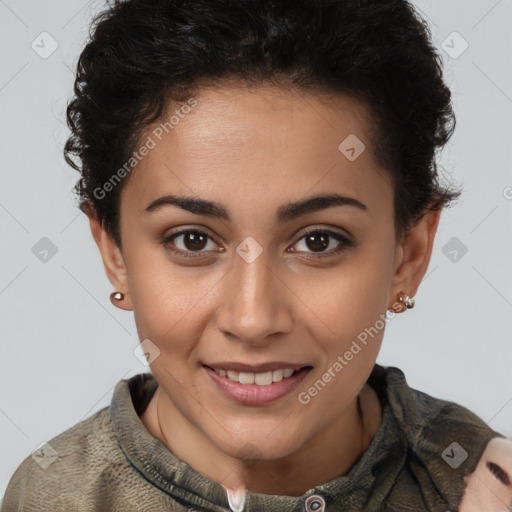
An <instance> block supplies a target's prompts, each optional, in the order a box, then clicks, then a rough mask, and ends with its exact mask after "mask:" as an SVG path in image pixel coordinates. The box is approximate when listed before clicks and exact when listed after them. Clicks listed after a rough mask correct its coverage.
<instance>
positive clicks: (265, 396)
mask: <svg viewBox="0 0 512 512" xmlns="http://www.w3.org/2000/svg"><path fill="white" fill-rule="evenodd" d="M203 368H204V369H205V370H206V373H207V375H208V376H209V377H210V379H212V380H213V382H214V383H215V384H216V385H217V387H218V388H219V389H220V390H221V391H222V393H224V395H226V396H227V397H228V398H231V399H232V400H235V401H237V402H239V403H241V404H246V405H263V404H268V403H271V402H275V401H276V400H279V399H280V398H282V397H284V396H286V395H288V394H289V393H291V392H292V391H293V390H294V389H295V388H296V387H297V386H298V385H299V384H300V383H301V382H302V381H303V380H304V378H305V377H306V375H307V374H308V373H309V372H310V371H311V369H312V368H311V367H307V368H302V369H301V370H299V371H298V372H296V373H294V374H293V375H292V376H291V377H287V378H285V379H283V380H281V381H280V382H273V383H272V384H269V385H268V386H259V385H258V384H240V383H239V382H233V381H232V380H230V379H228V378H227V377H222V376H221V375H219V374H218V373H215V372H214V371H213V370H212V369H211V368H209V367H208V366H203Z"/></svg>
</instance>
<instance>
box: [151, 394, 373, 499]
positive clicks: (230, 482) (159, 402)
mask: <svg viewBox="0 0 512 512" xmlns="http://www.w3.org/2000/svg"><path fill="white" fill-rule="evenodd" d="M376 406H377V407H376ZM377 409H378V410H377ZM141 419H142V421H143V423H144V424H145V425H146V428H147V429H148V431H149V432H150V433H151V434H152V435H154V436H155V437H157V438H158V439H160V441H161V442H162V443H163V444H164V445H165V446H166V447H167V448H168V449H169V450H170V451H171V452H172V453H173V454H174V455H175V456H176V457H178V458H179V459H180V460H183V461H185V462H187V463H188V464H189V465H190V466H192V467H193V468H194V469H195V470H196V471H198V472H199V473H201V474H203V475H204V476H206V477H207V478H210V479H212V480H214V481H216V482H219V483H221V484H222V485H223V486H224V487H225V488H226V489H227V490H228V489H229V490H230V492H231V493H233V492H237V491H238V492H240V490H244V489H249V490H250V491H252V492H257V493H262V494H276V495H290V496H294V495H300V494H302V493H304V492H306V491H307V490H309V489H311V488H313V487H315V486H317V485H320V484H322V483H325V482H328V481H330V480H333V479H334V478H336V477H338V476H341V475H343V474H345V473H346V472H347V471H348V470H349V469H350V468H351V467H352V466H353V464H354V463H355V462H356V461H357V460H358V459H359V457H360V456H361V455H362V453H363V452H364V451H365V450H366V448H367V447H368V445H369V443H370V442H371V439H372V438H373V435H374V434H375V432H376V430H377V428H378V426H379V425H380V422H381V412H380V404H379V401H378V398H377V396H376V394H375V392H374V390H373V389H371V388H370V387H369V386H364V387H363V389H362V390H361V392H360V393H359V395H358V396H357V397H356V398H355V399H354V400H353V402H352V403H351V404H349V406H348V407H347V409H346V410H345V411H344V414H343V416H342V417H340V418H339V419H338V420H337V421H335V422H333V423H332V424H331V425H329V427H328V428H327V429H326V430H325V431H322V432H318V433H317V434H316V435H315V437H314V438H312V439H310V440H309V441H308V442H307V443H305V445H303V446H301V447H300V448H299V449H298V450H297V451H295V452H293V453H291V454H290V455H289V456H287V457H284V458H281V459H277V460H276V459H273V460H255V459H254V457H253V458H252V459H251V456H250V453H245V454H244V456H243V457H241V458H234V457H231V456H229V455H227V454H226V453H225V452H223V451H221V450H220V449H219V448H218V447H217V446H216V445H214V444H213V443H212V442H211V441H210V440H209V439H208V438H207V437H206V436H205V435H204V434H203V432H201V431H199V430H198V429H197V428H196V427H195V426H194V425H192V424H191V423H189V422H188V421H187V419H186V418H184V417H183V416H182V415H181V414H180V413H179V411H178V410H177V409H176V408H175V407H174V406H173V404H172V403H171V402H170V400H168V399H167V397H166V396H165V395H164V393H163V392H162V391H161V388H160V387H158V388H157V391H156V393H155V395H154V396H153V399H152V400H151V402H150V404H149V406H148V408H147V409H146V411H145V412H144V414H143V415H142V416H141ZM171 432H172V434H171ZM253 449H256V448H255V447H253ZM249 451H250V450H249Z"/></svg>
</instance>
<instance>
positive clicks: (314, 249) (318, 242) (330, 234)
mask: <svg viewBox="0 0 512 512" xmlns="http://www.w3.org/2000/svg"><path fill="white" fill-rule="evenodd" d="M300 243H302V248H301V249H292V251H294V252H295V251H296V252H305V253H306V254H308V253H309V254H313V256H308V257H311V258H322V257H324V256H334V255H335V254H338V253H340V252H342V251H343V250H344V249H346V248H347V247H355V245H356V244H355V242H353V241H352V240H350V239H349V238H347V237H346V236H343V235H342V234H340V233H336V232H334V231H329V230H318V229H317V230H314V231H309V232H308V233H306V234H305V235H304V236H303V237H302V238H301V239H300V240H299V241H298V242H297V244H300ZM328 248H330V249H329V250H327V249H328Z"/></svg>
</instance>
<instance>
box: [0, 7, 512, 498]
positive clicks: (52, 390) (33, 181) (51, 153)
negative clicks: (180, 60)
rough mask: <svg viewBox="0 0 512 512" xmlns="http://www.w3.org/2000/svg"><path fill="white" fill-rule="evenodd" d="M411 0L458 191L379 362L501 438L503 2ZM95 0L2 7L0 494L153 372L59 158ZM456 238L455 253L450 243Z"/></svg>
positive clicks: (507, 337)
mask: <svg viewBox="0 0 512 512" xmlns="http://www.w3.org/2000/svg"><path fill="white" fill-rule="evenodd" d="M416 5H417V6H418V8H419V9H421V11H422V12H423V14H424V16H426V17H427V20H428V21H429V24H430V27H431V29H432V31H433V36H434V41H435V44H436V45H437V46H438V47H439V48H440V51H441V53H442V55H443V59H444V62H445V70H446V71H445V72H446V79H447V81H448V83H449V85H450V87H451V89H452V91H453V93H454V106H455V111H456V115H457V120H458V125H457V129H456V132H455V135H454V137H453V138H452V140H451V142H450V144H449V146H448V147H447V148H446V149H445V150H444V152H443V153H442V154H441V156H440V158H439V163H440V164H441V166H442V167H443V168H444V169H445V175H446V176H448V177H451V178H452V179H454V180H455V181H456V182H459V183H462V184H463V185H464V194H463V197H462V200H461V202H460V203H459V204H458V205H457V206H455V207H453V208H452V209H451V210H448V211H447V212H445V213H444V214H443V216H442V219H441V224H440V227H439V231H438V236H437V240H436V243H435V246H434V253H433V257H432V262H431V264H430V268H429V270H428V273H427V275H426V277H425V279H424V282H423V283H422V286H421V288H420V291H419V293H418V295H417V296H416V299H417V306H416V308H415V309H414V310H412V311H409V312H406V313H405V314H402V315H398V316H397V317H396V318H395V319H394V320H392V321H391V323H390V324H389V325H388V327H387V330H386V334H385V336H384V344H383V348H382V351H381V353H380V355H379V358H378V362H379V363H380V364H384V365H392V366H398V367H399V368H401V369H402V370H403V371H404V373H405V375H406V377H407V380H408V382H409V384H410V385H411V386H412V387H414V388H417V389H420V390H422V391H424V392H426V393H428V394H431V395H433V396H436V397H439V398H444V399H448V400H452V401H455V402H457V403H460V404H462V405H465V406H466V407H468V408H470V409H471V410H473V411H474V412H476V413H477V414H478V415H479V416H481V417H482V418H483V419H484V420H485V421H487V422H488V423H489V425H490V426H491V427H493V428H494V429H496V430H498V431H500V432H502V433H503V434H505V435H508V436H512V380H511V370H510V369H511V363H512V343H511V341H512V336H511V334H512V327H511V318H512V266H511V262H512V173H511V162H512V154H511V151H512V150H511V148H512V72H511V65H512V41H511V38H512V35H511V34H512V32H511V30H510V27H511V22H512V1H511V0H500V1H496V0H471V1H468V0H450V1H449V2H447V1H445V0H436V1H418V2H416ZM102 6H103V2H102V1H95V2H89V3H85V2H84V1H83V0H67V1H66V2H60V1H59V2H58V1H57V0H50V1H46V2H35V1H34V0H0V52H1V64H2V65H1V66H0V108H1V120H2V121H1V131H0V155H1V159H0V166H1V167H0V168H1V178H2V181H1V184H2V185H1V187H0V226H1V248H2V251H1V255H0V263H1V265H0V308H1V309H0V311H1V322H0V340H1V341H0V349H1V352H0V354H1V358H0V364H1V367H0V393H1V394H0V396H1V400H0V434H1V435H0V496H3V494H4V491H5V487H6V486H7V483H8V480H9V478H10V477H11V475H12V473H13V472H14V470H15V469H16V468H17V466H18V465H19V464H20V463H21V461H22V460H23V459H24V458H25V457H26V456H28V455H29V454H30V453H32V452H33V451H34V450H35V449H36V448H37V447H38V446H39V445H40V444H41V443H42V442H43V441H48V440H50V439H51V438H52V437H54V436H55V435H57V434H59V433H61V432H63V431H64V430H66V429H68V428H70V427H71V426H73V425H75V424H76V423H77V422H79V421H81V420H82V419H84V418H86V417H88V416H90V415H91V414H93V413H94V412H96V411H98V410H99V409H100V408H103V407H105V406H107V405H109V403H110V400H111V397H112V391H113V389H114V387H115V385H116V383H117V382H118V381H119V380H120V379H122V378H128V377H130V376H132V375H134V374H136V373H140V372H143V371H147V370H148V368H147V366H144V365H143V364H142V363H141V362H140V361H139V360H138V359H137V358H136V357H135V356H134V354H133V350H134V349H135V348H136V346H137V344H138V337H137V333H136V329H135V324H134V321H133V316H132V315H133V314H132V313H126V312H122V311H120V310H118V309H116V308H114V307H113V306H112V305H111V304H110V301H109V298H108V296H109V293H110V292H111V291H112V288H111V286H110V283H109V282H108V280H107V278H106V277H105V274H104V270H103V266H102V262H101V259H100V255H99V252H98V251H97V249H96V246H95V245H94V242H93V239H92V237H91V235H90V232H89V225H88V222H87V219H86V218H85V216H84V215H83V214H81V213H80V212H79V210H78V209H77V208H76V206H75V197H74V195H73V193H72V191H71V189H72V187H73V185H74V184H75V182H76V179H77V178H78V173H77V172H76V171H73V170H72V169H71V168H69V167H68V166H67V164H65V162H64V160H63V157H62V147H63V144H64V142H65V140H66V137H67V135H68V130H67V128H66V126H65V122H64V112H65V108H66V103H67V101H68V99H69V98H70V96H71V92H72V84H73V72H72V69H73V67H74V65H76V61H77V59H78V55H79V53H80V51H81V48H82V45H83V42H84V40H85V37H86V34H87V23H88V22H89V20H90V19H91V16H92V15H93V14H94V13H95V12H97V11H98V10H99V9H100V8H101V7H102ZM44 31H46V32H48V33H49V34H50V35H51V37H52V38H54V39H55V40H56V41H57V43H58V45H59V46H58V49H57V50H56V51H55V52H54V53H53V54H52V55H51V56H49V57H48V58H46V59H43V58H42V57H41V56H40V55H39V54H38V53H36V52H35V51H34V50H33V49H32V47H31V45H32V42H33V41H35V43H34V45H36V44H38V45H39V47H38V50H39V51H40V52H42V51H48V50H49V49H51V46H50V42H51V41H50V39H49V38H48V36H40V34H41V33H42V32H44ZM454 31H456V32H458V33H459V34H460V35H461V36H462V37H463V38H464V40H466V41H467V42H468V44H469V48H468V49H467V50H466V51H465V52H464V53H463V54H462V55H460V56H458V57H457V58H453V57H450V56H449V55H448V53H447V52H446V51H445V50H444V49H443V41H447V43H445V44H448V45H450V46H452V47H453V48H451V49H450V52H451V53H452V54H453V53H454V52H456V51H459V49H460V48H462V47H461V46H460V45H461V41H460V40H457V39H456V38H455V39H454V37H456V36H453V35H452V33H453V32H454ZM44 38H46V39H44ZM447 38H448V39H447ZM42 39H43V42H42V41H41V40H42ZM43 43H44V48H43ZM36 48H37V47H36ZM43 237H47V238H48V239H50V240H51V242H52V243H53V244H54V245H55V246H56V248H57V253H56V254H55V255H54V256H51V253H49V254H48V255H47V261H46V262H43V261H41V260H40V259H39V258H38V257H36V255H35V254H34V253H33V251H32V249H33V247H34V246H35V245H36V244H37V243H38V242H39V241H40V239H41V238H43ZM453 237H456V238H457V239H458V241H456V243H457V244H458V245H459V248H458V249H457V248H456V250H457V251H458V252H457V254H455V253H453V252H452V253H451V254H450V251H453V247H452V246H450V245H448V246H447V248H445V247H446V244H447V243H448V242H449V241H450V240H451V239H452V238H453ZM452 243H453V242H452ZM461 244H464V246H465V247H467V254H465V255H462V252H461V251H460V247H461ZM36 247H38V246H36ZM454 247H455V246H454ZM443 248H445V249H444V252H443ZM35 252H36V253H37V251H35ZM445 253H446V254H445ZM43 256H44V253H40V254H39V257H43ZM455 256H457V260H456V261H452V260H453V258H454V257H455Z"/></svg>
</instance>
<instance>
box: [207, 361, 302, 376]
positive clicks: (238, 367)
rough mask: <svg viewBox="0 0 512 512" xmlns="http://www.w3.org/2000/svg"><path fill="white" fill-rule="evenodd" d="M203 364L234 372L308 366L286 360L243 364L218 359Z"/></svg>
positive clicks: (215, 368) (267, 370)
mask: <svg viewBox="0 0 512 512" xmlns="http://www.w3.org/2000/svg"><path fill="white" fill-rule="evenodd" d="M205 366H209V367H210V368H212V369H214V370H231V371H235V372H248V373H265V372H270V371H274V370H284V369H288V368H289V369H291V370H300V369H301V368H304V367H305V366H310V365H306V364H300V363H290V362H286V361H282V362H281V361H275V362H270V363H262V364H245V363H234V362H227V361H226V362H223V361H220V362H218V363H208V364H206V365H205Z"/></svg>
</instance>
